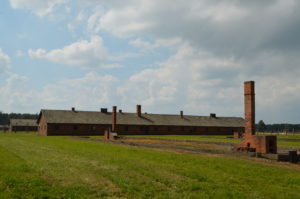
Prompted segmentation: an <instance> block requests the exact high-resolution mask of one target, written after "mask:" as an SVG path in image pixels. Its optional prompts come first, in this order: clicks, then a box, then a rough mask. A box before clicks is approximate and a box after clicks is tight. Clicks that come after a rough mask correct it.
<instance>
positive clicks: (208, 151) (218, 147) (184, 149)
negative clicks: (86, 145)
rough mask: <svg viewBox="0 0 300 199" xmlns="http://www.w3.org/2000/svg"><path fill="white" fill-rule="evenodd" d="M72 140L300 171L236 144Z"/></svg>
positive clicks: (177, 141) (298, 168)
mask: <svg viewBox="0 0 300 199" xmlns="http://www.w3.org/2000/svg"><path fill="white" fill-rule="evenodd" d="M72 139H80V140H88V141H97V142H110V143H114V144H122V145H128V146H134V147H143V148H151V149H155V150H164V151H171V152H176V153H189V154H204V155H213V156H219V157H227V158H236V159H244V160H249V161H255V162H258V163H262V164H268V165H276V166H280V167H284V168H290V169H296V170H300V164H291V163H287V162H278V161H276V160H271V159H266V158H257V157H256V154H255V153H240V152H234V151H233V150H232V149H233V147H234V143H225V142H209V141H194V140H173V139H160V138H136V137H123V138H122V139H119V140H115V141H108V140H105V139H99V138H98V139H96V138H89V137H72ZM290 149H291V147H279V151H280V152H282V151H287V150H290ZM293 150H295V148H293ZM299 151H300V150H299Z"/></svg>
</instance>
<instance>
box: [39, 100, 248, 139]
mask: <svg viewBox="0 0 300 199" xmlns="http://www.w3.org/2000/svg"><path fill="white" fill-rule="evenodd" d="M115 110H116V108H115ZM37 123H38V134H39V135H45V136H47V135H48V136H49V135H86V136H90V135H104V131H105V130H108V129H111V128H113V130H114V131H116V132H118V134H119V135H165V134H173V135H176V134H177V135H180V134H181V135H233V133H234V132H244V119H243V118H240V117H217V116H216V115H215V114H211V115H210V116H191V115H183V112H182V111H181V112H180V114H178V115H167V114H147V113H144V114H142V113H141V106H140V105H138V106H137V112H136V113H125V112H122V111H121V110H119V112H118V113H117V112H116V111H113V112H108V111H107V109H103V108H102V109H101V110H100V111H98V112H96V111H77V110H75V108H72V110H41V112H40V114H39V117H38V120H37ZM114 123H115V124H114Z"/></svg>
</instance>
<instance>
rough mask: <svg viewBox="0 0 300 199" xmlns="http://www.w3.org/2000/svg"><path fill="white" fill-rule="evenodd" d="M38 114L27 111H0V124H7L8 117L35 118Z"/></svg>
mask: <svg viewBox="0 0 300 199" xmlns="http://www.w3.org/2000/svg"><path fill="white" fill-rule="evenodd" d="M38 116H39V115H38V114H29V113H2V112H1V111H0V125H7V124H9V121H10V119H37V118H38Z"/></svg>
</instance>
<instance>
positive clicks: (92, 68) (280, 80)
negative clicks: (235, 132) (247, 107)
mask: <svg viewBox="0 0 300 199" xmlns="http://www.w3.org/2000/svg"><path fill="white" fill-rule="evenodd" d="M299 10H300V1H298V0H263V1H262V0H252V1H245V0H223V1H218V0H188V1H186V0H151V1H150V0H43V1H40V0H2V1H1V3H0V111H2V112H17V113H38V112H39V111H40V110H41V109H64V110H65V109H67V110H68V109H71V107H75V108H76V109H78V110H91V111H99V110H100V108H101V107H108V108H109V109H111V107H112V106H114V105H117V106H118V108H119V109H122V110H123V111H124V112H134V111H135V106H136V105H137V104H141V105H142V111H143V112H148V113H166V114H179V112H180V110H183V111H184V114H188V115H209V114H210V113H216V114H217V116H238V117H243V114H244V106H243V103H244V102H243V100H244V99H243V82H244V81H249V80H253V81H255V83H256V120H257V121H259V120H264V121H265V122H266V123H300V103H299V102H300V92H299V91H300V78H299V77H300V39H299V35H300V12H299Z"/></svg>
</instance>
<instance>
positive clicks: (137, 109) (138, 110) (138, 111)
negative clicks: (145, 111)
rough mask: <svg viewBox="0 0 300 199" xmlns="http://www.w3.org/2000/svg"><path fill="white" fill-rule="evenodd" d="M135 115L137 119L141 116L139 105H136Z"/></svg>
mask: <svg viewBox="0 0 300 199" xmlns="http://www.w3.org/2000/svg"><path fill="white" fill-rule="evenodd" d="M136 114H137V116H138V117H141V116H142V106H141V105H136Z"/></svg>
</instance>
